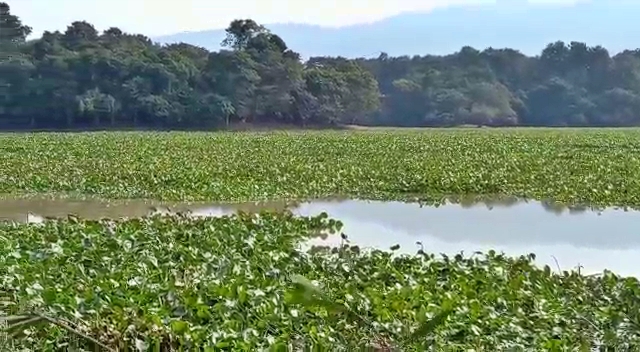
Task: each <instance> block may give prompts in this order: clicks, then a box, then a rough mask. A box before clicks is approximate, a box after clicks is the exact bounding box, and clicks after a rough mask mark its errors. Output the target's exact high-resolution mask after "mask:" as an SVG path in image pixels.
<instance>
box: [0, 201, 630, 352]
mask: <svg viewBox="0 0 640 352" xmlns="http://www.w3.org/2000/svg"><path fill="white" fill-rule="evenodd" d="M341 227H342V224H341V223H340V222H339V221H334V220H332V219H329V218H328V217H327V216H326V214H322V215H320V216H316V217H296V216H294V215H292V214H291V213H286V212H285V213H270V212H262V213H260V214H247V213H239V214H237V215H233V216H226V217H219V218H189V217H185V216H159V215H156V216H153V217H145V218H140V219H128V220H120V221H112V220H102V221H88V220H81V219H77V218H73V217H71V218H69V219H65V220H48V221H44V222H42V223H38V224H10V223H5V224H1V225H0V284H1V287H2V298H1V299H0V301H2V302H3V307H4V310H5V312H6V315H7V316H9V317H10V318H8V320H7V321H6V322H7V323H8V324H9V326H10V328H9V329H8V330H7V331H6V332H7V333H8V334H11V336H12V337H13V339H12V342H13V343H14V344H15V350H20V349H21V348H23V349H27V350H37V351H41V350H42V351H54V350H65V349H66V348H70V349H77V350H87V351H89V350H90V351H95V350H96V349H97V348H99V347H100V346H102V349H103V350H114V351H115V350H118V351H126V350H139V351H141V350H156V351H157V350H162V351H172V350H176V351H177V350H204V351H214V350H222V349H225V350H245V351H246V350H252V351H254V350H264V349H267V350H273V351H284V350H287V349H297V348H301V347H304V346H306V347H309V346H316V347H322V348H323V349H324V350H336V351H340V350H344V351H354V350H362V349H363V348H372V349H377V350H380V351H384V350H401V351H410V350H434V351H442V350H456V351H457V350H465V351H467V350H470V349H473V350H476V351H505V350H525V349H526V350H553V351H561V350H575V349H579V348H582V350H590V349H592V348H597V347H602V346H609V347H612V346H613V347H615V348H616V350H617V349H618V348H620V349H621V350H635V349H636V348H638V346H639V343H640V313H639V312H640V309H639V308H640V285H639V284H638V280H636V279H635V278H622V277H618V276H616V275H614V274H612V273H609V272H606V273H604V274H602V275H597V276H584V275H579V274H578V273H577V272H563V273H559V272H554V270H553V269H551V268H549V267H536V266H534V265H533V262H532V261H533V259H534V256H533V255H530V256H525V257H519V258H509V257H505V256H503V255H501V254H499V253H494V252H490V253H486V254H478V253H476V254H473V255H471V256H466V257H465V256H462V255H456V256H453V257H446V256H441V257H436V256H433V255H430V254H426V253H425V251H428V248H425V249H424V250H422V249H420V250H419V251H418V252H417V253H416V254H415V255H411V256H409V255H401V254H399V253H398V252H397V251H394V250H397V249H398V248H392V249H391V248H390V249H389V250H387V251H381V250H361V249H359V248H358V247H356V246H349V245H347V242H346V240H347V239H348V238H347V235H344V234H342V235H343V239H344V240H345V246H344V247H342V248H323V247H314V248H312V249H311V250H309V251H306V250H303V249H302V248H303V246H302V245H301V244H302V243H304V241H306V240H307V239H308V238H309V237H311V236H316V235H317V234H318V233H320V232H322V233H327V234H329V233H335V236H339V234H340V233H341V232H340V229H341ZM514 235H517V234H514Z"/></svg>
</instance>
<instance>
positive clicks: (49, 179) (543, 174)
mask: <svg viewBox="0 0 640 352" xmlns="http://www.w3.org/2000/svg"><path fill="white" fill-rule="evenodd" d="M639 152H640V130H617V129H616V130H598V129H592V130H571V129H568V130H551V129H532V130H527V129H513V130H507V129H497V130H486V129H482V130H435V131H434V130H427V131H424V130H423V131H402V130H398V131H387V132H380V131H359V132H354V131H331V132H304V133H303V132H301V133H288V134H285V133H84V134H72V133H70V134H6V135H0V165H2V168H0V193H11V194H45V193H53V194H62V195H88V196H98V197H102V198H107V199H113V198H146V199H163V200H179V201H195V200H205V201H210V202H214V201H247V200H249V201H257V200H266V199H300V198H307V199H308V198H324V197H330V196H348V197H361V198H370V199H374V198H375V199H415V198H420V199H423V200H426V201H431V202H437V201H439V200H442V199H444V197H447V196H469V195H475V196H495V195H502V196H514V197H521V198H529V199H554V200H556V201H559V202H562V203H565V204H574V203H589V204H592V205H596V206H609V205H616V206H633V207H637V206H640V179H639V178H638V177H637V175H638V174H640V158H639V157H638V155H639Z"/></svg>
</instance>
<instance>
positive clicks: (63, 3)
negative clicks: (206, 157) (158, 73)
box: [4, 0, 577, 36]
mask: <svg viewBox="0 0 640 352" xmlns="http://www.w3.org/2000/svg"><path fill="white" fill-rule="evenodd" d="M4 1H7V2H8V3H9V5H10V6H11V12H12V13H13V14H15V15H18V16H19V17H20V18H21V19H22V21H23V23H25V24H27V25H29V26H31V27H33V29H34V35H38V36H39V35H40V34H42V32H43V31H44V30H61V31H64V29H65V28H66V26H67V25H68V24H70V23H71V22H73V21H76V20H86V21H88V22H90V23H92V24H93V25H95V26H96V28H97V29H98V30H104V29H106V28H108V27H112V26H114V27H119V28H120V29H122V30H124V31H126V32H133V33H142V34H145V35H147V36H157V35H163V34H171V33H176V32H183V31H197V30H203V29H214V28H224V27H226V26H227V25H228V24H229V22H231V21H232V20H233V19H236V18H252V19H254V20H256V21H257V22H259V23H274V22H302V23H313V24H319V25H326V26H343V25H348V24H354V23H362V22H371V21H375V20H379V19H382V18H385V17H388V16H392V15H395V14H398V13H400V12H409V11H429V10H432V9H434V8H436V7H443V6H450V5H459V4H486V3H495V2H496V0H386V1H383V0H320V1H318V0H311V1H308V0H307V1H305V0H178V1H170V0H4ZM499 1H500V2H505V3H511V2H515V1H525V0H499ZM576 1H577V0H532V1H530V2H532V3H541V2H542V3H573V2H576Z"/></svg>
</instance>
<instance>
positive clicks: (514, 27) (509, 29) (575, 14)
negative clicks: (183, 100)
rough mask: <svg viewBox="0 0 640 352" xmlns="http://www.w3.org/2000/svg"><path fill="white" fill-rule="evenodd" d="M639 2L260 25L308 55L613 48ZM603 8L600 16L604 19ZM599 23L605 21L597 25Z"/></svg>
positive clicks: (199, 35)
mask: <svg viewBox="0 0 640 352" xmlns="http://www.w3.org/2000/svg"><path fill="white" fill-rule="evenodd" d="M637 13H640V2H636V3H634V2H630V1H619V2H615V3H612V2H606V1H592V2H587V3H577V4H574V5H563V6H559V5H523V4H510V5H505V4H503V3H500V4H493V5H475V6H452V7H447V8H440V9H435V10H433V11H430V12H405V13H401V14H398V15H395V16H391V17H387V18H385V19H382V20H379V21H374V22H370V23H365V24H353V25H348V26H343V27H324V26H320V25H308V24H301V23H273V24H265V27H267V28H268V29H270V30H271V31H272V32H273V33H276V34H278V35H279V36H280V37H282V39H284V41H285V42H286V43H287V44H288V45H289V47H290V48H292V49H293V50H294V51H297V52H299V53H301V54H302V56H303V57H310V56H344V57H349V58H353V57H368V56H375V55H378V54H379V53H380V52H386V53H387V54H389V55H391V56H403V55H408V56H413V55H426V54H433V55H446V54H451V53H454V52H456V51H458V50H460V48H462V47H463V46H472V47H474V48H476V49H481V50H482V49H485V48H488V47H493V48H506V47H508V48H513V49H516V50H519V51H521V52H523V53H525V54H527V55H537V54H539V53H540V52H541V51H542V49H544V47H545V46H546V45H547V44H549V43H551V42H555V41H558V40H563V41H566V42H570V41H580V42H586V43H587V44H589V45H590V46H596V45H601V46H603V47H605V48H607V49H608V50H609V51H610V52H612V53H617V52H620V51H623V50H626V49H635V48H637V47H640V41H638V42H637V43H636V42H635V41H634V40H633V39H634V38H635V37H638V36H640V23H639V22H637V21H635V20H634V14H637ZM604 14H606V16H607V17H606V18H604V17H603V16H604ZM602 24H605V25H602ZM224 36H225V31H224V29H214V30H206V31H192V32H181V33H176V34H172V35H167V36H159V37H155V38H152V39H153V40H155V41H157V42H159V43H162V44H169V43H175V42H185V43H189V44H193V45H198V46H202V47H205V48H207V49H209V50H218V49H220V42H221V41H222V39H224Z"/></svg>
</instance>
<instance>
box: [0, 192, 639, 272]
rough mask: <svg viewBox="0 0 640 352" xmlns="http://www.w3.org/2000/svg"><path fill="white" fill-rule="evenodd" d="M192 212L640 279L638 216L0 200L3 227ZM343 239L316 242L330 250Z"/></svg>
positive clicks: (549, 209) (465, 207) (359, 205)
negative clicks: (288, 213)
mask: <svg viewBox="0 0 640 352" xmlns="http://www.w3.org/2000/svg"><path fill="white" fill-rule="evenodd" d="M165 206H169V207H171V210H173V211H186V210H190V211H191V212H192V213H193V215H197V216H220V215H224V214H230V213H233V212H235V211H236V210H238V209H241V210H243V211H257V210H260V209H264V208H269V209H285V208H288V209H290V210H292V211H293V212H294V213H297V214H301V215H317V214H319V213H321V212H327V213H328V214H329V216H330V217H332V218H335V219H339V220H341V221H342V222H343V223H344V225H345V226H344V228H343V232H344V233H345V234H346V235H347V236H348V238H349V240H350V241H351V243H352V244H357V245H359V246H361V247H365V248H381V249H387V248H389V247H391V246H393V245H395V244H399V245H400V246H401V250H402V251H404V252H407V253H413V252H415V251H417V250H418V248H419V247H418V245H417V244H416V242H418V241H419V242H421V243H422V245H423V246H424V249H425V251H427V252H432V253H446V254H448V255H453V254H456V253H460V252H461V251H464V253H466V254H469V255H470V254H472V253H473V252H475V251H484V252H486V251H488V250H490V249H494V250H496V251H498V252H500V251H503V252H505V253H506V254H508V255H523V254H528V253H535V254H536V255H537V259H536V262H537V263H539V264H541V265H544V264H548V265H550V266H551V267H552V268H556V267H557V265H556V262H555V260H554V258H555V259H557V261H558V264H559V265H560V267H561V268H562V269H563V270H570V269H576V268H577V267H578V266H580V267H581V271H582V272H583V273H588V274H590V273H599V272H602V271H603V270H604V269H609V270H612V271H614V272H616V273H618V274H620V275H625V276H637V277H640V212H636V211H625V210H619V209H605V210H601V211H592V210H588V209H572V210H569V209H565V208H563V207H561V206H558V205H552V204H546V203H540V202H532V201H529V202H517V201H501V202H492V203H473V204H472V203H468V202H467V203H462V204H445V205H442V206H440V207H430V206H422V207H421V206H420V205H419V204H415V203H400V202H377V201H357V200H346V201H314V202H307V203H296V204H289V203H286V202H273V203H262V204H260V203H247V204H238V205H230V204H227V205H206V204H153V203H149V202H143V201H123V202H101V201H95V200H60V199H58V200H45V199H19V200H0V219H3V220H11V221H20V222H22V221H27V218H28V217H30V218H31V219H34V218H38V217H39V216H43V217H63V216H66V215H67V214H76V215H78V216H81V217H85V218H101V217H110V218H120V217H139V216H144V215H148V214H150V213H151V212H152V209H153V207H159V209H164V208H162V207H165ZM338 243H340V237H339V236H335V237H330V238H328V239H327V240H324V241H321V240H319V239H318V240H315V242H314V244H325V245H333V244H338Z"/></svg>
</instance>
